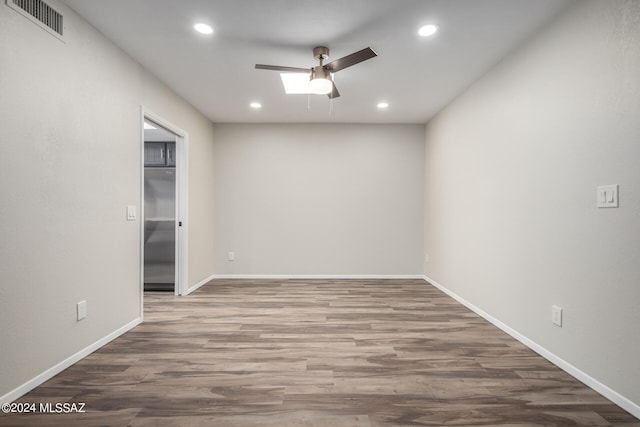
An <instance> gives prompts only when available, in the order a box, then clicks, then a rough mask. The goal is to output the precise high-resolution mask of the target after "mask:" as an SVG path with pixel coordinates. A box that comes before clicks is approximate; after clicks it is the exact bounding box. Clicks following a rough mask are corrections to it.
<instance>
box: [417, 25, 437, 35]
mask: <svg viewBox="0 0 640 427" xmlns="http://www.w3.org/2000/svg"><path fill="white" fill-rule="evenodd" d="M437 32H438V26H437V25H433V24H429V25H423V26H422V27H420V29H419V30H418V34H419V35H421V36H422V37H429V36H432V35H434V34H435V33H437Z"/></svg>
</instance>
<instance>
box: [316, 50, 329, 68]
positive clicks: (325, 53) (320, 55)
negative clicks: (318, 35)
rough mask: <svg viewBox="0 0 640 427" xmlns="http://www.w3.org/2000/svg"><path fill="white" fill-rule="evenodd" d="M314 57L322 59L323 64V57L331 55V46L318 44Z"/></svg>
mask: <svg viewBox="0 0 640 427" xmlns="http://www.w3.org/2000/svg"><path fill="white" fill-rule="evenodd" d="M313 57H314V58H315V59H317V60H319V61H320V63H321V64H322V60H323V59H327V58H328V57H329V48H328V47H326V46H318V47H314V48H313Z"/></svg>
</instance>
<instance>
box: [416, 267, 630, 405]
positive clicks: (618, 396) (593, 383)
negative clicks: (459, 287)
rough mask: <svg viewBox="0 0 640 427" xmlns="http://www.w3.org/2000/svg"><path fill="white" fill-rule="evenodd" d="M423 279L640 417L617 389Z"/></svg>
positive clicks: (447, 290)
mask: <svg viewBox="0 0 640 427" xmlns="http://www.w3.org/2000/svg"><path fill="white" fill-rule="evenodd" d="M423 279H424V280H425V281H426V282H428V283H430V284H431V285H433V286H435V287H436V288H438V289H440V290H441V291H442V292H444V293H445V294H447V295H449V296H450V297H451V298H453V299H455V300H456V301H458V302H459V303H460V304H462V305H464V306H465V307H467V308H468V309H469V310H471V311H473V312H474V313H476V314H477V315H479V316H481V317H483V318H484V319H486V320H487V321H489V322H490V323H492V324H493V325H494V326H496V327H498V328H500V329H501V330H503V331H504V332H506V333H507V334H509V335H511V336H512V337H513V338H515V339H517V340H518V341H520V342H521V343H522V344H524V345H526V346H527V347H529V348H530V349H531V350H533V351H535V352H536V353H538V354H539V355H540V356H542V357H544V358H545V359H547V360H548V361H549V362H551V363H553V364H554V365H556V366H557V367H559V368H560V369H562V370H563V371H565V372H566V373H568V374H569V375H571V376H573V377H574V378H576V379H577V380H578V381H581V382H583V383H584V384H586V385H587V386H589V387H591V388H592V389H593V390H595V391H596V392H598V393H600V394H601V395H602V396H604V397H606V398H607V399H609V400H611V401H612V402H613V403H615V404H616V405H618V406H620V407H621V408H622V409H624V410H625V411H628V412H629V413H630V414H631V415H633V416H634V417H638V418H640V405H636V404H635V403H634V402H632V401H631V400H629V399H627V398H626V397H624V396H623V395H621V394H620V393H618V392H617V391H615V390H613V389H611V388H610V387H608V386H607V385H605V384H603V383H601V382H600V381H598V380H596V379H595V378H593V377H592V376H590V375H589V374H587V373H585V372H583V371H581V370H580V369H578V368H576V367H575V366H573V365H572V364H570V363H569V362H567V361H566V360H564V359H562V358H560V357H558V356H557V355H556V354H554V353H552V352H551V351H549V350H547V349H546V348H544V347H543V346H541V345H540V344H538V343H536V342H535V341H533V340H531V339H529V338H527V337H526V336H524V335H522V334H521V333H520V332H518V331H516V330H515V329H513V328H511V327H510V326H508V325H506V324H504V323H502V322H501V321H500V320H498V319H496V318H495V317H493V316H491V315H490V314H489V313H487V312H485V311H483V310H482V309H480V308H479V307H477V306H475V305H473V304H472V303H470V302H469V301H467V300H465V299H464V298H462V297H461V296H460V295H458V294H456V293H455V292H453V291H451V290H449V289H447V288H446V287H445V286H443V285H441V284H440V283H438V282H436V281H435V280H433V279H431V278H430V277H428V276H426V275H425V276H423Z"/></svg>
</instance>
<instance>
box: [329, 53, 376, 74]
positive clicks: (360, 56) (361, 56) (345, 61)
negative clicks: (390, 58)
mask: <svg viewBox="0 0 640 427" xmlns="http://www.w3.org/2000/svg"><path fill="white" fill-rule="evenodd" d="M376 56H378V54H377V53H375V52H374V51H373V49H371V48H370V47H366V48H364V49H362V50H359V51H357V52H354V53H352V54H351V55H347V56H343V57H342V58H339V59H336V60H335V61H331V62H329V63H328V64H325V65H324V68H325V69H326V70H329V71H331V72H332V73H336V72H338V71H340V70H344V69H345V68H347V67H351V66H352V65H356V64H358V63H360V62H362V61H366V60H367V59H371V58H375V57H376Z"/></svg>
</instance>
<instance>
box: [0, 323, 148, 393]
mask: <svg viewBox="0 0 640 427" xmlns="http://www.w3.org/2000/svg"><path fill="white" fill-rule="evenodd" d="M141 322H142V319H141V318H137V319H134V320H132V321H131V322H129V323H127V324H126V325H124V326H122V327H121V328H118V329H116V330H115V331H113V332H112V333H110V334H109V335H107V336H105V337H103V338H101V339H99V340H98V341H96V342H94V343H93V344H91V345H89V346H88V347H85V348H83V349H82V350H80V351H79V352H77V353H75V354H73V355H71V356H69V357H68V358H66V359H65V360H63V361H62V362H60V363H58V364H57V365H55V366H52V367H51V368H49V369H47V370H46V371H44V372H42V373H41V374H39V375H38V376H36V377H35V378H32V379H31V380H29V381H27V382H26V383H24V384H22V385H21V386H18V387H16V388H15V389H13V390H11V391H10V392H9V393H7V394H5V395H4V396H0V403H7V402H13V401H14V400H16V399H18V398H20V397H21V396H24V395H25V394H26V393H28V392H30V391H31V390H33V389H34V388H36V387H38V386H39V385H40V384H42V383H44V382H45V381H47V380H50V379H51V378H53V377H54V376H56V375H58V374H59V373H60V372H62V371H64V370H65V369H67V368H68V367H69V366H71V365H73V364H74V363H76V362H78V361H79V360H81V359H83V358H85V357H87V356H88V355H90V354H91V353H93V352H94V351H96V350H97V349H99V348H100V347H102V346H104V345H106V344H107V343H109V342H111V341H113V340H114V339H116V338H118V337H119V336H120V335H122V334H124V333H125V332H127V331H129V330H131V329H133V328H134V327H136V326H138V325H139V324H140V323H141Z"/></svg>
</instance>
